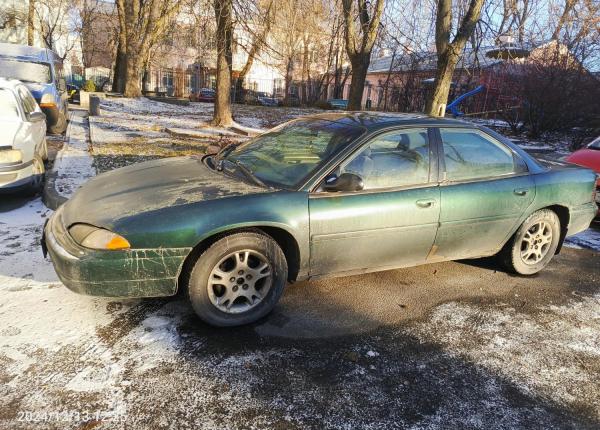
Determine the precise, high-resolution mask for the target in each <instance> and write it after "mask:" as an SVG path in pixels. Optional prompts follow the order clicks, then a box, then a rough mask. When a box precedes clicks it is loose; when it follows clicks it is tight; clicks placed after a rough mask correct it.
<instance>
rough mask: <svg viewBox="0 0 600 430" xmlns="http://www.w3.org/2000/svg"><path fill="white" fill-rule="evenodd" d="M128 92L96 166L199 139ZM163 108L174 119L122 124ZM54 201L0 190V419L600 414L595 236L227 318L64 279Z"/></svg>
mask: <svg viewBox="0 0 600 430" xmlns="http://www.w3.org/2000/svg"><path fill="white" fill-rule="evenodd" d="M120 103H121V106H122V107H121V108H119V107H118V106H117V107H114V106H116V105H114V106H113V107H114V109H115V111H114V114H113V116H112V117H111V116H110V115H109V114H105V115H104V116H103V117H102V118H106V120H107V121H108V122H113V123H114V127H108V126H107V127H106V128H105V129H104V136H103V135H102V134H100V135H99V137H100V139H99V140H98V144H97V145H94V148H93V149H94V157H95V163H96V167H97V168H98V169H99V170H100V171H103V170H110V169H112V168H114V167H117V166H120V165H124V164H129V163H132V162H138V161H140V160H142V159H144V157H154V158H156V157H163V156H173V155H178V154H179V152H180V151H181V152H182V153H185V151H190V152H194V151H196V150H198V151H200V150H201V148H200V146H201V145H200V144H198V142H197V141H192V142H188V141H187V139H181V140H177V141H175V144H174V145H171V146H170V147H169V146H168V145H167V140H165V141H161V140H160V139H164V136H163V137H161V136H159V135H152V133H158V134H160V133H164V131H162V128H164V127H166V126H167V125H165V124H167V123H170V122H173V121H175V122H178V121H180V118H179V117H176V118H174V119H173V121H171V120H169V119H168V117H169V116H170V115H171V114H169V113H168V112H166V113H165V111H163V110H161V109H167V108H164V107H162V106H159V105H161V104H160V103H150V104H148V103H146V102H141V103H139V102H135V103H134V104H133V105H132V104H131V103H130V104H127V106H126V108H127V112H126V113H125V114H123V113H121V114H119V113H118V109H125V105H126V103H127V102H126V101H122V102H120ZM168 108H170V106H168ZM144 109H145V110H144ZM190 109H192V110H193V109H198V108H197V107H194V106H191V107H190ZM252 109H254V108H252ZM144 112H145V113H144ZM248 112H250V110H249V111H248ZM252 112H255V111H252ZM130 114H131V115H134V116H136V117H134V116H132V117H131V118H128V117H127V115H130ZM137 115H142V116H143V118H138V117H137ZM152 115H154V117H155V118H156V121H157V123H158V122H160V121H164V123H163V124H162V125H160V127H162V128H161V130H159V131H153V130H150V131H148V130H145V131H144V130H138V131H139V133H140V134H139V135H137V136H133V135H132V136H125V139H123V136H124V134H123V133H128V132H129V131H127V132H126V131H123V130H121V129H120V128H123V127H129V128H130V129H135V128H136V127H142V128H143V127H145V126H142V125H139V124H138V122H143V121H148V122H150V121H152V118H151V116H152ZM198 115H199V114H198ZM248 115H249V118H252V116H251V115H250V114H249V113H248ZM120 117H122V118H123V119H122V121H123V122H118V121H121V120H120V119H119V118H120ZM238 120H239V119H238ZM252 122H253V121H252V120H247V121H246V123H245V124H244V125H247V126H254V127H256V126H264V123H263V122H262V120H261V119H260V118H259V119H255V120H254V123H252ZM136 124H137V125H136ZM175 125H176V126H178V127H181V123H177V124H175ZM144 136H145V137H144ZM111 139H112V140H111ZM136 139H139V140H136ZM144 139H145V140H144ZM168 141H169V142H173V139H170V140H168ZM157 142H163V143H164V145H165V147H162V146H161V145H159V144H157ZM111 145H113V146H111ZM118 148H120V149H121V150H122V151H121V152H119V153H113V152H112V151H113V150H116V149H118ZM103 151H104V152H103ZM129 156H130V157H129ZM102 157H105V159H103V158H102ZM111 157H112V158H111ZM136 157H137V158H136ZM103 163H104V164H103ZM50 213H51V212H50V211H49V210H48V209H46V208H45V207H44V206H43V204H42V203H41V201H40V200H39V199H33V200H26V199H19V198H3V199H2V200H1V201H0V363H1V365H0V381H1V384H0V428H2V429H4V428H6V429H11V430H12V429H30V428H36V429H38V428H41V429H65V428H69V429H71V428H72V429H91V428H94V429H147V428H153V429H173V428H177V429H186V428H190V429H192V428H193V429H198V428H206V429H208V428H210V429H213V428H216V429H228V430H229V429H263V428H264V429H267V428H268V429H296V428H297V429H312V428H314V429H350V428H364V429H381V428H386V429H387V428H390V429H392V428H411V429H442V428H473V429H489V428H523V429H529V428H544V429H551V428H556V429H563V428H577V429H580V428H589V429H596V428H599V427H600V401H599V399H600V377H599V375H600V253H599V252H597V251H591V250H585V249H572V248H565V249H563V251H562V253H561V254H560V255H559V256H557V257H556V258H555V259H554V260H553V261H552V263H551V264H550V265H549V267H548V268H547V269H546V270H544V271H543V272H541V273H540V274H538V275H536V276H533V277H530V278H523V277H518V276H513V275H510V274H507V273H504V272H503V271H501V270H499V268H498V266H497V265H496V263H495V261H494V260H493V259H483V260H469V261H460V262H448V263H441V264H432V265H425V266H421V267H415V268H410V269H403V270H393V271H387V272H381V273H373V274H367V275H361V276H352V277H344V278H336V279H322V280H317V281H311V282H300V283H296V284H293V285H290V286H288V287H287V289H286V291H285V293H284V295H283V297H282V300H281V302H280V303H279V304H278V306H277V307H276V308H275V310H274V312H273V313H272V314H271V315H269V316H267V317H265V318H264V319H263V320H261V321H259V322H257V323H255V324H252V325H250V326H246V327H241V328H235V329H214V328H211V327H208V326H206V325H205V324H203V323H202V322H201V321H200V320H199V319H198V318H197V317H196V316H195V315H194V313H193V311H192V309H191V307H190V306H189V305H188V303H187V302H186V300H185V297H182V296H178V297H174V298H167V299H148V300H114V299H103V298H92V297H87V296H79V295H76V294H73V293H71V292H70V291H68V290H67V289H66V288H65V287H64V286H63V285H62V284H61V283H60V282H59V281H58V279H57V278H56V275H55V274H54V271H53V269H52V266H51V263H50V262H49V261H47V260H44V259H43V257H42V255H41V251H40V249H39V236H40V234H41V229H42V225H43V222H44V221H45V219H47V217H48V216H49V215H50ZM585 235H586V236H585V238H584V239H585V240H584V239H581V240H580V241H579V242H578V243H577V244H578V245H579V246H581V247H585V246H586V243H587V244H590V245H589V246H590V247H594V246H596V245H595V242H594V240H595V239H594V238H595V237H597V235H600V228H598V226H596V227H595V228H594V229H593V230H588V232H585ZM590 237H591V239H590ZM586 241H587V242H586Z"/></svg>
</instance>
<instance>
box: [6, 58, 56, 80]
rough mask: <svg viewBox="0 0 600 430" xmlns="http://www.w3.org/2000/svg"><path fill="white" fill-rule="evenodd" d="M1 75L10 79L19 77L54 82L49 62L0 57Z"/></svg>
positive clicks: (20, 78)
mask: <svg viewBox="0 0 600 430" xmlns="http://www.w3.org/2000/svg"><path fill="white" fill-rule="evenodd" d="M0 76H2V77H3V78H8V79H18V80H19V81H22V82H35V83H38V84H50V83H52V74H51V72H50V65H49V64H45V63H28V62H26V61H18V60H12V59H8V58H2V59H0Z"/></svg>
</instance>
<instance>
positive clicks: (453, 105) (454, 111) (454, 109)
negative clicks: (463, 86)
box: [446, 85, 485, 117]
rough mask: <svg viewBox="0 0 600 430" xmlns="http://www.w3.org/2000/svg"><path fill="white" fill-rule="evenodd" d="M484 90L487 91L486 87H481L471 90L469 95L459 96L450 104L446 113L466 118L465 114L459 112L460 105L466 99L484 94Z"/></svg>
mask: <svg viewBox="0 0 600 430" xmlns="http://www.w3.org/2000/svg"><path fill="white" fill-rule="evenodd" d="M484 90H485V85H479V86H478V87H477V88H475V89H474V90H471V91H469V92H467V93H464V94H462V95H460V96H458V97H457V98H456V99H454V101H452V103H450V104H449V105H448V106H447V107H446V111H449V112H450V113H452V115H453V116H454V117H460V116H464V113H463V112H461V111H460V110H458V105H460V104H461V103H462V101H463V100H465V99H466V98H468V97H472V96H474V95H475V94H479V93H480V92H482V91H484Z"/></svg>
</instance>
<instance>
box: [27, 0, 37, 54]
mask: <svg viewBox="0 0 600 430" xmlns="http://www.w3.org/2000/svg"><path fill="white" fill-rule="evenodd" d="M34 18H35V0H29V11H28V13H27V44H28V45H29V46H33V42H34V40H33V36H34V31H35V28H34V21H33V20H34Z"/></svg>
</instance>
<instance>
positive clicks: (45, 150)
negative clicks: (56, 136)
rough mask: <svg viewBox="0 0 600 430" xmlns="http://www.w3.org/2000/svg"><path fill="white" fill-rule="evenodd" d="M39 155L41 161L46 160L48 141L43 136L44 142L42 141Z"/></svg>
mask: <svg viewBox="0 0 600 430" xmlns="http://www.w3.org/2000/svg"><path fill="white" fill-rule="evenodd" d="M39 155H40V157H42V161H48V141H47V140H46V138H44V142H43V143H42V150H41V151H40V154H39Z"/></svg>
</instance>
